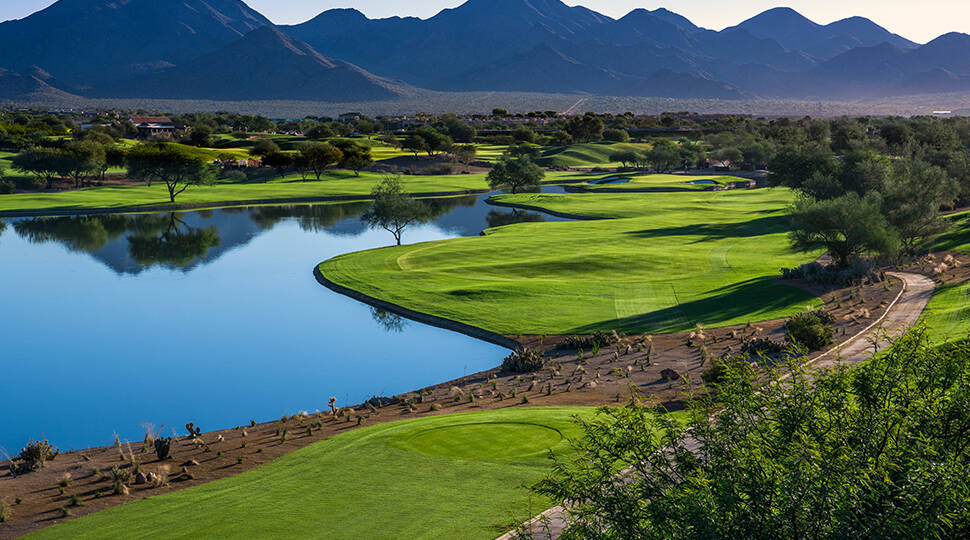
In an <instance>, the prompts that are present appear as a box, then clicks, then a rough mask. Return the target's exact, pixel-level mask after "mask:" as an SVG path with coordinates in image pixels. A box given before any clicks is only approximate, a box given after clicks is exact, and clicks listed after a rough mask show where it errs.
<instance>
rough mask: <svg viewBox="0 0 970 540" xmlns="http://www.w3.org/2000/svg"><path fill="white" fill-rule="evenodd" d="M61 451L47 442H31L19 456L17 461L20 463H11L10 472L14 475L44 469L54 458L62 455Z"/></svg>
mask: <svg viewBox="0 0 970 540" xmlns="http://www.w3.org/2000/svg"><path fill="white" fill-rule="evenodd" d="M60 453H61V452H60V450H58V449H56V448H54V446H53V445H51V444H50V443H49V442H47V441H46V440H44V441H31V442H29V443H27V446H25V447H24V448H23V449H22V450H21V451H20V454H19V455H18V456H17V460H19V461H20V463H18V464H14V463H11V465H10V472H11V473H13V474H15V475H16V474H20V473H25V472H31V471H38V470H40V469H43V468H44V465H45V464H46V463H47V462H48V461H54V458H56V457H57V455H58V454H60Z"/></svg>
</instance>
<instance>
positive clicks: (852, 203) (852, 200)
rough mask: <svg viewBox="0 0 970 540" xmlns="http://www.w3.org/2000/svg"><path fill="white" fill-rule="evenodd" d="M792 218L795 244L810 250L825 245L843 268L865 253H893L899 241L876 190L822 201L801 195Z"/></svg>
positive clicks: (792, 236)
mask: <svg viewBox="0 0 970 540" xmlns="http://www.w3.org/2000/svg"><path fill="white" fill-rule="evenodd" d="M790 218H791V233H789V238H790V240H791V243H792V246H793V247H794V248H795V249H797V250H799V251H806V252H809V251H815V250H817V249H819V248H825V249H827V250H828V252H829V254H831V255H832V258H833V259H834V262H835V265H836V266H837V267H840V268H846V267H848V266H849V264H850V263H851V262H852V258H853V257H855V256H857V255H861V254H863V253H878V254H883V255H891V254H892V253H893V252H894V251H895V249H896V248H897V246H898V244H899V238H898V236H897V233H896V231H895V230H893V228H892V227H890V226H889V223H887V222H886V218H885V217H884V216H883V214H882V200H881V197H879V196H878V194H875V193H870V194H868V195H866V196H865V197H860V196H859V195H858V194H856V193H849V194H847V195H843V196H841V197H838V198H835V199H828V200H822V201H818V200H815V199H812V198H809V197H801V198H799V199H798V200H797V201H796V202H795V204H794V205H793V206H792V208H791V211H790Z"/></svg>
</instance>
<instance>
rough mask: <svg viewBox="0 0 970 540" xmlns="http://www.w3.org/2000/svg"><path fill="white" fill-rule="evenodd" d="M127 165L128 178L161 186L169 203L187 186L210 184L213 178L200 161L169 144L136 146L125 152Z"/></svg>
mask: <svg viewBox="0 0 970 540" xmlns="http://www.w3.org/2000/svg"><path fill="white" fill-rule="evenodd" d="M127 163H128V177H129V178H132V179H135V180H142V181H147V182H153V181H155V182H162V183H164V184H165V186H166V187H167V188H168V195H169V201H170V202H172V203H174V202H175V198H176V197H177V196H179V195H181V194H182V193H184V192H185V190H186V189H188V188H189V187H190V186H199V185H207V184H211V183H212V181H213V177H214V175H213V171H212V168H211V167H210V166H209V165H208V164H207V163H206V162H205V161H204V160H203V159H202V158H201V157H199V156H196V155H194V154H192V153H190V152H188V151H187V150H185V149H183V148H182V147H180V146H178V145H174V144H169V143H149V144H142V145H139V146H136V147H135V148H132V149H131V150H130V151H129V152H128V157H127Z"/></svg>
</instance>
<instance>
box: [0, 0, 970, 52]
mask: <svg viewBox="0 0 970 540" xmlns="http://www.w3.org/2000/svg"><path fill="white" fill-rule="evenodd" d="M152 1H172V0H152ZM462 1H463V0H411V1H410V2H406V3H405V2H401V1H400V0H282V1H281V0H246V2H247V3H248V4H249V5H250V6H251V7H252V8H253V9H256V10H258V11H260V12H261V13H263V14H264V15H266V16H267V17H269V19H270V20H272V21H273V22H275V23H278V24H291V23H297V22H302V21H305V20H307V19H309V18H311V17H313V16H314V15H316V14H318V13H320V12H321V11H323V10H325V9H329V8H333V7H353V8H357V9H359V10H360V11H363V12H364V13H366V14H367V15H368V16H370V17H388V16H391V15H413V16H418V17H423V18H426V17H430V16H432V15H434V14H435V13H437V12H438V11H439V10H441V9H442V8H446V7H455V6H457V5H460V4H461V3H462ZM52 3H53V1H52V0H0V20H6V19H19V18H21V17H25V16H27V15H29V14H30V13H32V12H34V11H37V10H38V9H42V8H44V7H46V6H48V5H50V4H52ZM566 3H568V4H571V5H572V4H582V5H584V6H586V7H588V8H591V9H595V10H596V11H599V12H601V13H605V14H606V15H610V16H611V17H621V16H623V15H624V14H626V13H627V12H629V11H630V10H632V9H635V8H638V7H645V8H648V9H654V8H658V7H666V8H667V9H670V10H672V11H676V12H677V13H680V14H681V15H684V16H686V17H687V18H689V19H691V20H692V21H694V23H695V24H698V25H700V26H703V27H706V28H713V29H715V30H720V29H721V28H724V27H726V26H732V25H734V24H737V23H739V22H741V21H743V20H744V19H747V18H749V17H751V16H752V15H755V14H757V13H760V12H762V11H764V10H766V9H770V8H773V7H778V6H780V5H787V6H789V7H792V8H795V9H797V10H798V11H800V12H801V13H802V14H804V15H805V16H807V17H808V18H810V19H812V20H814V21H816V22H819V23H823V24H824V23H829V22H832V21H835V20H838V19H842V18H845V17H849V16H852V15H861V16H863V17H868V18H870V19H872V20H874V21H876V22H877V23H879V24H881V25H882V26H885V27H886V28H888V29H890V30H892V31H893V32H896V33H897V34H900V35H902V36H905V37H907V38H909V39H912V40H914V41H918V42H921V43H923V42H926V41H929V40H931V39H933V38H935V37H937V36H939V35H940V34H945V33H947V32H951V31H958V32H968V33H970V0H923V1H921V2H914V1H913V0H730V1H726V0H663V1H658V0H581V1H577V0H566Z"/></svg>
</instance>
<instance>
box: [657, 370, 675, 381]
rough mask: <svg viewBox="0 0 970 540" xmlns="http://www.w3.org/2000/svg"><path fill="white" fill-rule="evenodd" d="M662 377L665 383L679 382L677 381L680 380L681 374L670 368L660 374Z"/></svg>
mask: <svg viewBox="0 0 970 540" xmlns="http://www.w3.org/2000/svg"><path fill="white" fill-rule="evenodd" d="M660 377H661V378H663V380H665V381H677V380H680V373H677V372H676V371H674V370H672V369H670V368H667V369H665V370H663V371H661V372H660Z"/></svg>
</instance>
